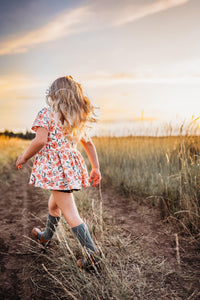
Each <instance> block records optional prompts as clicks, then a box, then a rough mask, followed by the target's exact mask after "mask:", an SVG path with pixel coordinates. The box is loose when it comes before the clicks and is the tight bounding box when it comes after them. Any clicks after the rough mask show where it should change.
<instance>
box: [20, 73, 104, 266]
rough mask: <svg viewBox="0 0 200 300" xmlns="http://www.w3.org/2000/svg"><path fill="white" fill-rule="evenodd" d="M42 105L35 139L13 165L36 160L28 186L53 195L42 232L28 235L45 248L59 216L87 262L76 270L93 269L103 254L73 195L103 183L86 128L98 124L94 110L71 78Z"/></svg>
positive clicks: (56, 83)
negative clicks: (79, 145)
mask: <svg viewBox="0 0 200 300" xmlns="http://www.w3.org/2000/svg"><path fill="white" fill-rule="evenodd" d="M46 103H47V105H48V107H44V108H42V109H41V110H40V111H39V112H38V114H37V117H36V119H35V120H34V122H33V125H32V127H31V129H32V130H33V131H35V132H36V137H35V138H34V139H33V141H32V142H31V144H30V146H29V147H28V148H27V150H26V151H25V152H24V154H23V155H21V156H20V157H19V158H18V159H17V162H16V167H17V169H19V168H21V167H22V165H23V164H25V163H26V162H27V161H28V160H29V159H30V158H31V157H32V156H33V155H35V154H36V156H35V160H34V164H33V167H32V172H31V175H30V181H29V184H31V185H34V186H36V187H40V188H43V189H48V190H51V195H50V198H49V203H48V207H49V214H48V217H47V222H46V228H45V230H44V231H43V232H41V231H40V230H39V229H38V228H33V230H32V234H33V236H34V237H35V238H36V239H37V240H38V241H39V242H40V243H41V244H42V245H43V246H44V247H45V246H47V245H48V244H49V243H50V241H51V239H52V237H53V234H54V232H55V230H56V227H57V225H58V222H59V220H60V216H61V212H62V214H63V216H64V218H65V219H66V221H67V222H68V224H69V225H70V227H71V229H72V232H73V234H74V235H75V237H76V238H77V239H78V240H79V241H80V243H81V245H82V247H83V249H84V252H83V253H85V257H84V258H83V259H80V260H78V261H77V265H78V267H80V268H89V267H91V266H92V267H93V266H94V265H96V264H98V263H99V262H100V257H101V256H102V253H101V251H100V249H98V248H97V246H96V245H95V243H94V242H93V240H92V238H91V236H90V233H89V231H88V228H87V225H86V224H85V223H84V222H83V220H82V219H81V217H80V215H79V213H78V210H77V207H76V204H75V201H74V197H73V191H78V190H80V189H81V188H82V186H83V187H88V186H89V185H90V183H91V182H92V181H93V184H92V186H96V185H98V184H99V182H100V180H101V174H100V170H99V162H98V157H97V153H96V149H95V146H94V144H93V142H92V140H91V139H90V138H89V137H88V136H87V128H88V124H89V123H91V122H96V118H95V117H96V116H95V112H94V106H93V105H92V104H91V103H90V101H89V99H88V98H87V97H86V96H85V95H84V94H83V90H82V88H81V85H80V84H79V83H77V82H75V81H74V80H73V78H72V77H71V76H65V77H61V78H58V79H56V80H55V81H54V82H53V83H52V85H51V86H50V89H49V90H48V92H47V96H46ZM79 141H80V142H81V143H82V145H83V147H84V149H85V151H86V153H87V155H88V158H89V160H90V163H91V166H92V171H91V173H90V176H88V172H87V168H86V165H85V162H84V160H83V157H82V155H81V153H80V152H79V151H78V150H77V148H76V145H77V143H78V142H79Z"/></svg>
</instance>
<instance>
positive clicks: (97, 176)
mask: <svg viewBox="0 0 200 300" xmlns="http://www.w3.org/2000/svg"><path fill="white" fill-rule="evenodd" d="M92 180H93V184H92V186H96V185H97V184H99V183H100V181H101V173H100V170H99V169H98V168H94V169H92V171H91V173H90V178H89V182H90V183H91V181H92Z"/></svg>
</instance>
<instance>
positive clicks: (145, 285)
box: [24, 190, 184, 300]
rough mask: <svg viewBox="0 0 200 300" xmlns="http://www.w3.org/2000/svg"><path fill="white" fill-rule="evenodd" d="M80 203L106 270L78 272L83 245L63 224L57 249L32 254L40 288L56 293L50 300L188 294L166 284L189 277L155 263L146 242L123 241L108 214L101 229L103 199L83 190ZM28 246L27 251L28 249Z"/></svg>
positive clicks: (159, 261)
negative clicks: (78, 259)
mask: <svg viewBox="0 0 200 300" xmlns="http://www.w3.org/2000/svg"><path fill="white" fill-rule="evenodd" d="M75 197H76V203H77V206H78V210H79V212H80V214H81V216H82V218H83V220H84V221H85V222H86V223H87V225H88V228H89V230H90V233H91V235H92V238H93V239H94V240H95V242H96V243H97V244H98V246H99V247H101V249H102V251H103V253H104V257H103V258H102V268H101V270H94V271H93V272H87V271H84V270H83V271H80V270H79V269H78V268H77V266H76V259H77V258H78V257H81V250H80V245H79V244H78V242H76V241H75V239H74V236H73V234H72V232H71V230H70V227H69V225H68V224H67V223H66V222H65V220H64V219H62V221H61V223H60V225H59V227H58V230H57V233H56V235H55V236H54V240H53V242H52V248H49V249H48V250H47V251H46V252H43V251H42V249H41V248H39V249H38V244H36V243H32V245H31V246H30V245H29V246H28V248H27V251H28V252H29V253H32V254H33V255H34V256H35V257H36V258H37V262H36V261H34V264H30V265H28V266H27V269H28V270H32V275H31V276H32V278H34V284H35V286H37V287H38V288H40V289H41V288H45V289H46V290H47V291H48V292H52V298H51V297H50V298H49V297H48V299H84V300H88V299H89V300H91V299H94V300H96V299H99V300H100V299H116V300H117V299H157V298H159V299H164V298H165V297H166V299H167V298H168V297H169V298H170V297H172V298H173V297H174V296H177V297H178V295H180V294H181V295H183V294H184V289H183V290H182V291H181V292H180V291H179V292H176V291H174V287H173V289H171V286H170V285H168V283H167V282H168V280H169V276H171V275H172V274H174V273H175V274H176V276H181V278H182V279H184V275H180V274H179V275H177V273H176V272H177V270H176V269H175V268H174V269H172V268H171V267H169V266H167V264H166V263H165V261H164V259H163V258H162V257H160V258H150V257H149V256H148V255H147V254H146V252H145V250H144V249H143V242H142V238H141V240H140V239H137V240H133V239H132V238H131V237H130V236H126V237H122V236H121V231H120V226H114V227H113V224H112V221H111V219H110V218H107V216H106V215H104V214H103V228H101V226H100V224H101V221H100V218H101V217H100V215H101V214H100V198H99V195H98V193H97V194H96V195H95V194H94V192H93V191H90V192H89V194H88V191H84V190H83V191H81V192H80V193H76V194H75ZM92 199H94V201H95V205H93V201H92ZM37 222H38V221H37ZM44 226H45V224H44ZM24 246H25V247H27V243H25V244H24ZM41 277H42V278H43V280H42V282H41ZM49 280H50V282H51V283H49ZM47 282H48V284H47ZM175 285H176V283H175ZM56 296H57V297H56ZM65 297H66V298H65Z"/></svg>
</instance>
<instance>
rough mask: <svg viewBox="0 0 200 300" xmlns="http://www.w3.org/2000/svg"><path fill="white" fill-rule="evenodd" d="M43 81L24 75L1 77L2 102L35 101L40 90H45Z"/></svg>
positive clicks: (0, 96)
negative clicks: (10, 100) (12, 100)
mask: <svg viewBox="0 0 200 300" xmlns="http://www.w3.org/2000/svg"><path fill="white" fill-rule="evenodd" d="M45 87H46V84H45V82H43V81H42V80H39V79H37V80H36V79H35V78H31V77H28V76H25V75H22V74H18V73H16V74H10V75H4V76H1V77H0V100H1V101H2V100H3V101H5V100H9V99H15V100H16V99H34V98H37V96H36V94H37V92H38V89H39V90H41V89H45Z"/></svg>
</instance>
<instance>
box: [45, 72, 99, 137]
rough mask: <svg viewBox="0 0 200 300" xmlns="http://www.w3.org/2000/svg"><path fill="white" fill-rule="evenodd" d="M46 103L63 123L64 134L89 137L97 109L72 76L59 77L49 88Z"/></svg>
mask: <svg viewBox="0 0 200 300" xmlns="http://www.w3.org/2000/svg"><path fill="white" fill-rule="evenodd" d="M46 103H47V104H48V105H49V106H50V108H51V109H52V110H53V111H54V113H55V116H56V119H57V120H60V121H61V124H62V125H63V133H64V135H68V136H70V137H73V136H78V137H79V138H83V139H85V140H87V139H88V136H87V132H88V129H89V128H91V127H92V125H91V123H94V122H97V114H96V113H95V111H94V110H95V109H98V108H99V107H97V106H94V105H92V104H91V102H90V100H89V99H88V97H86V96H85V95H84V93H83V90H82V87H81V85H80V84H79V83H78V82H76V81H74V79H73V77H72V76H64V77H60V78H57V79H56V80H55V81H54V82H53V83H52V84H51V86H50V88H49V89H48V90H47V94H46Z"/></svg>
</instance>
